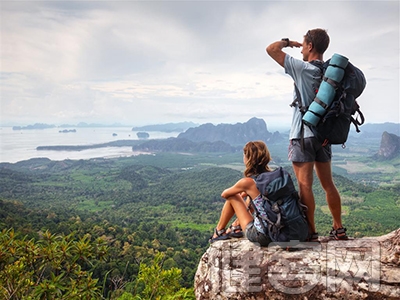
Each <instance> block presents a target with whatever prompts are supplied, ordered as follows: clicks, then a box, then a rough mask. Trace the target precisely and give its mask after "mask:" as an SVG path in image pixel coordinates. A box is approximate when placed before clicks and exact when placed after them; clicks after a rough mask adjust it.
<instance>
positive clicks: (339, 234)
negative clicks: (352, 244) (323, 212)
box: [329, 227, 349, 241]
mask: <svg viewBox="0 0 400 300" xmlns="http://www.w3.org/2000/svg"><path fill="white" fill-rule="evenodd" d="M346 231H347V229H346V228H344V227H340V228H338V229H334V228H333V227H332V230H331V231H330V232H329V236H330V237H331V238H333V239H334V240H337V241H340V240H348V239H349V237H348V236H347V234H346Z"/></svg>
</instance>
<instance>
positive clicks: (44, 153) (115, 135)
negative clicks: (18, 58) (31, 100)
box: [0, 127, 179, 163]
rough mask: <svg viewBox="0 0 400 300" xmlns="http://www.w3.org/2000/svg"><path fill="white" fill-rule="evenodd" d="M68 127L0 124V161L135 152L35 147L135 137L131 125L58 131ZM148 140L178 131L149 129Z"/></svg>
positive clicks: (129, 153) (73, 157)
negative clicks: (24, 126) (56, 149)
mask: <svg viewBox="0 0 400 300" xmlns="http://www.w3.org/2000/svg"><path fill="white" fill-rule="evenodd" d="M64 129H70V128H48V129H25V130H13V129H12V127H0V162H9V163H15V162H18V161H21V160H27V159H30V158H37V157H47V158H49V159H51V160H64V159H90V158H97V157H105V158H107V157H120V156H131V155H137V154H139V152H134V151H132V147H104V148H96V149H87V150H81V151H54V150H40V151H38V150H36V147H38V146H55V145H60V146H76V145H94V144H101V143H108V142H113V141H118V140H138V137H137V135H136V133H137V131H132V128H131V127H96V128H71V129H76V132H67V133H60V132H59V131H62V130H64ZM148 133H149V135H150V137H149V139H163V138H169V137H177V136H178V134H179V132H159V131H150V132H148Z"/></svg>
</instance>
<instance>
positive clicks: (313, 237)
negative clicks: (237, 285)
mask: <svg viewBox="0 0 400 300" xmlns="http://www.w3.org/2000/svg"><path fill="white" fill-rule="evenodd" d="M307 242H319V240H318V232H314V233H311V234H310V235H309V236H308V238H307Z"/></svg>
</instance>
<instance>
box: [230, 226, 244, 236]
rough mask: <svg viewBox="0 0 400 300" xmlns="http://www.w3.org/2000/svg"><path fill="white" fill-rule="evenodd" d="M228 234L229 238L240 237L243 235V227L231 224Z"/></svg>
mask: <svg viewBox="0 0 400 300" xmlns="http://www.w3.org/2000/svg"><path fill="white" fill-rule="evenodd" d="M228 235H229V236H230V237H231V238H241V237H243V229H242V227H241V226H240V225H236V226H234V225H231V226H230V227H229V232H228Z"/></svg>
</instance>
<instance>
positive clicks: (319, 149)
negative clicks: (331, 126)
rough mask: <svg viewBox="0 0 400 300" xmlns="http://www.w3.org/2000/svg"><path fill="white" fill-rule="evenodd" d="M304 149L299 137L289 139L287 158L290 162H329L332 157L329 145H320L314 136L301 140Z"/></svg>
mask: <svg viewBox="0 0 400 300" xmlns="http://www.w3.org/2000/svg"><path fill="white" fill-rule="evenodd" d="M303 143H304V146H303V147H304V149H302V147H301V139H293V140H290V144H289V154H288V159H289V160H290V161H291V162H313V161H317V162H330V161H331V158H332V149H331V145H330V144H328V145H326V146H322V144H321V142H319V141H318V140H317V139H316V138H315V137H309V138H305V139H304V140H303Z"/></svg>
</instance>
